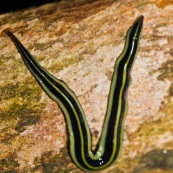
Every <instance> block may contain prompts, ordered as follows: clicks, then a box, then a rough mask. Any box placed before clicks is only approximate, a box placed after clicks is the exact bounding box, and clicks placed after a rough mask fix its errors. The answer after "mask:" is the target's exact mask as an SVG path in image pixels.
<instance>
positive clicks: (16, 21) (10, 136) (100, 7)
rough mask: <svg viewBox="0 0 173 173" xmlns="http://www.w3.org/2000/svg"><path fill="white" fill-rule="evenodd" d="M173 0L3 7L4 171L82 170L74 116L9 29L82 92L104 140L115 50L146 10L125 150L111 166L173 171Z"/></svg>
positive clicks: (0, 116) (125, 171) (0, 155)
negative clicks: (70, 120)
mask: <svg viewBox="0 0 173 173" xmlns="http://www.w3.org/2000/svg"><path fill="white" fill-rule="evenodd" d="M172 14H173V5H172V1H171V0H170V1H169V0H167V1H161V0H155V1H150V0H146V1H134V0H128V1H125V0H118V1H114V0H107V1H105V0H88V1H87V0H73V1H68V0H62V1H60V2H54V3H50V4H46V5H43V6H40V7H32V8H28V9H23V10H20V11H16V12H10V13H6V14H1V15H0V50H1V51H0V127H1V128H0V141H1V142H0V148H1V152H0V172H2V173H5V172H14V173H24V172H27V173H57V172H71V173H80V172H82V171H81V170H80V169H78V168H77V167H76V166H75V165H74V164H73V162H72V161H71V159H70V157H69V154H68V151H67V139H68V135H67V132H66V123H65V120H64V117H63V114H62V112H61V111H60V109H59V108H58V106H57V104H56V103H54V102H53V101H52V100H50V99H49V97H47V95H46V94H45V93H44V92H43V91H42V90H41V88H40V87H39V86H38V84H37V83H36V81H35V79H34V78H33V77H32V76H31V74H30V73H29V71H28V69H27V68H26V67H25V65H24V63H23V61H22V59H21V57H20V55H19V53H18V52H17V50H16V48H15V46H14V44H13V43H12V42H11V40H10V39H9V37H7V36H6V34H5V30H10V31H11V32H13V33H14V34H15V35H16V36H17V37H18V38H19V39H20V41H21V42H22V43H23V44H24V45H25V46H26V48H27V49H28V50H29V51H30V52H31V53H32V55H34V56H35V57H36V59H37V60H38V61H39V63H40V64H41V65H42V66H44V67H45V68H46V69H47V70H48V71H49V72H50V73H52V74H53V75H54V76H56V77H57V78H60V79H62V80H64V81H65V82H66V83H67V84H68V85H69V87H70V88H71V89H72V90H73V91H74V92H75V93H76V95H77V96H78V98H79V100H80V102H81V104H82V106H83V109H84V111H85V113H86V117H87V120H88V123H89V126H90V128H91V132H92V134H93V145H96V143H97V141H98V139H99V136H100V133H101V129H102V124H103V120H104V116H105V110H106V104H107V96H108V92H109V86H110V82H111V76H112V72H113V66H114V63H115V60H116V59H117V57H118V56H119V55H120V53H121V51H122V49H123V46H124V41H125V35H126V32H127V30H128V28H129V27H130V26H131V25H132V23H133V21H134V20H135V19H136V17H137V16H139V15H144V17H145V20H144V27H143V34H142V39H141V41H140V48H139V51H138V56H137V60H136V62H135V64H134V67H133V70H132V83H131V86H130V88H129V92H128V107H129V108H128V114H127V117H126V120H125V132H124V133H125V134H124V145H123V149H122V154H121V156H120V158H119V160H118V162H116V163H115V164H113V165H112V166H111V167H109V168H107V169H106V170H103V171H101V172H103V173H115V172H116V173H138V172H139V173H167V172H172V171H173V82H172V81H173V60H172V58H173V18H172Z"/></svg>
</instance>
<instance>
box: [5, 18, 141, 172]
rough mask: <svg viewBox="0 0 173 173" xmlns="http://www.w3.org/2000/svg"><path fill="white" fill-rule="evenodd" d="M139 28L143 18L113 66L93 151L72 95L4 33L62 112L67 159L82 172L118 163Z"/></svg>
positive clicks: (17, 42) (25, 50)
mask: <svg viewBox="0 0 173 173" xmlns="http://www.w3.org/2000/svg"><path fill="white" fill-rule="evenodd" d="M142 25H143V16H140V17H138V18H137V19H136V21H135V22H134V24H133V25H132V27H130V29H129V30H128V32H127V36H126V43H125V47H124V50H123V52H122V53H121V55H120V56H119V57H118V59H117V61H116V63H115V67H114V73H113V77H112V82H111V87H110V93H109V97H108V105H107V112H106V116H105V120H104V125H103V130H102V134H101V137H100V140H99V143H98V146H97V148H96V150H95V151H92V150H91V148H92V146H91V145H92V141H91V132H90V129H89V126H88V123H87V121H86V117H85V114H84V111H83V109H82V107H81V105H80V103H79V100H78V99H77V97H76V95H75V93H74V92H73V91H72V90H71V89H70V88H69V87H68V86H67V85H66V84H65V83H64V82H63V81H61V80H59V79H57V78H55V77H54V76H52V75H51V74H50V73H49V72H48V71H46V70H45V69H44V68H43V67H41V66H40V65H39V63H38V62H37V61H36V60H35V58H34V57H33V56H32V55H31V54H30V53H29V52H28V51H27V49H26V48H25V47H24V46H23V45H22V44H21V43H20V41H19V40H18V39H17V38H16V37H15V36H14V35H13V34H12V33H11V32H9V31H8V32H7V34H8V35H9V36H10V37H11V39H12V41H13V42H14V44H15V45H16V48H17V49H18V51H19V52H20V54H21V56H22V58H23V61H24V63H25V65H26V66H27V67H28V69H29V70H30V72H31V74H32V75H33V76H34V77H35V79H36V80H37V82H38V83H39V85H40V86H41V87H42V89H43V90H44V91H45V92H46V93H47V95H48V96H49V97H50V98H51V99H53V100H54V101H55V102H57V104H58V105H59V106H60V108H61V110H62V111H63V113H64V115H65V118H66V121H67V128H68V132H69V141H70V147H69V149H70V155H71V158H72V160H73V161H74V163H75V164H76V165H77V166H78V167H79V168H81V169H82V170H85V171H98V170H101V169H103V168H106V167H108V166H109V165H111V164H112V163H113V162H114V161H116V160H117V159H118V156H119V154H120V151H121V148H122V142H123V129H124V120H125V115H126V112H127V101H126V93H127V90H128V86H129V82H130V71H131V68H132V66H133V63H134V60H135V57H136V53H137V50H138V45H139V40H140V35H141V31H142Z"/></svg>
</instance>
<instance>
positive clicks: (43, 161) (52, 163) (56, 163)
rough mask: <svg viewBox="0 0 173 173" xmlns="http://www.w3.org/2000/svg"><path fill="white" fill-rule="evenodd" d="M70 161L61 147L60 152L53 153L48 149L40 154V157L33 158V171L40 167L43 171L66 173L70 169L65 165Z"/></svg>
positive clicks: (45, 172)
mask: <svg viewBox="0 0 173 173" xmlns="http://www.w3.org/2000/svg"><path fill="white" fill-rule="evenodd" d="M70 163H71V160H70V158H69V154H68V151H67V150H66V149H62V150H61V152H60V154H53V152H51V151H50V152H47V153H44V154H42V156H41V158H38V157H37V158H35V161H34V164H35V165H36V166H35V168H34V169H33V171H36V170H38V169H39V168H42V170H43V173H48V172H51V173H66V172H69V171H70V170H69V169H68V168H67V165H68V164H70ZM63 165H64V167H63Z"/></svg>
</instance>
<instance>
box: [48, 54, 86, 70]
mask: <svg viewBox="0 0 173 173" xmlns="http://www.w3.org/2000/svg"><path fill="white" fill-rule="evenodd" d="M82 59H84V56H83V55H81V54H79V55H71V56H70V58H66V59H64V58H63V60H61V62H58V63H54V64H52V65H51V66H50V67H49V68H48V70H49V71H52V72H59V71H61V70H62V69H64V68H65V67H68V66H69V65H72V64H74V63H78V62H80V61H81V60H82Z"/></svg>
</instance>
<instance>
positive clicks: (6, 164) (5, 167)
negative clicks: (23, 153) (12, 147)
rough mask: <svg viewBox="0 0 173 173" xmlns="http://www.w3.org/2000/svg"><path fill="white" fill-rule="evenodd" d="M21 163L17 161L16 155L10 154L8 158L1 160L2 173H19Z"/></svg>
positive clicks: (0, 170) (0, 168)
mask: <svg viewBox="0 0 173 173" xmlns="http://www.w3.org/2000/svg"><path fill="white" fill-rule="evenodd" d="M18 168H19V163H18V162H17V161H16V153H10V154H9V155H8V157H6V158H3V159H1V160H0V172H3V173H17V172H18V171H17V170H18Z"/></svg>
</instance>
